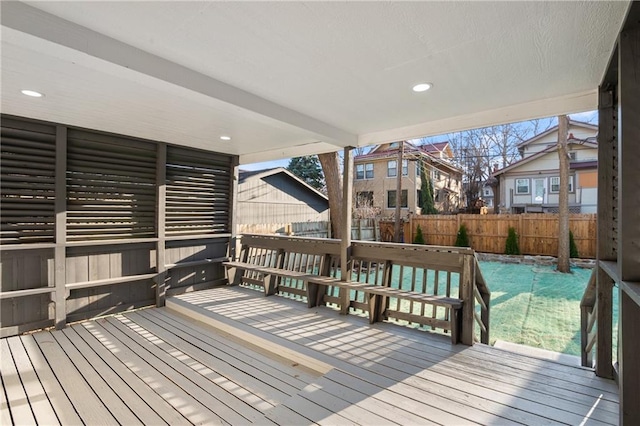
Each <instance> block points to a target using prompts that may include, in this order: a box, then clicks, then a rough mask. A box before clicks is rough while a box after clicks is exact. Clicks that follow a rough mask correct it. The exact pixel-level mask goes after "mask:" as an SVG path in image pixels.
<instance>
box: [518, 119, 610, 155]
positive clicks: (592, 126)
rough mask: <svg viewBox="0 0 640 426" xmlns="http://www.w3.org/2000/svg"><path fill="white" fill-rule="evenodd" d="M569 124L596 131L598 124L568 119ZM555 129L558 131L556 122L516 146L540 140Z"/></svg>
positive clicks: (523, 145) (520, 146)
mask: <svg viewBox="0 0 640 426" xmlns="http://www.w3.org/2000/svg"><path fill="white" fill-rule="evenodd" d="M571 126H574V127H582V128H585V129H589V130H595V131H596V132H597V131H598V126H597V125H595V124H591V123H585V122H584V121H577V120H571V119H569V126H568V127H569V128H571ZM557 131H558V125H557V124H556V125H555V126H553V127H551V128H550V129H548V130H545V131H544V132H542V133H538V134H537V135H534V136H532V137H531V138H529V139H527V140H525V141H522V142H520V143H519V144H518V148H522V147H525V146H527V145H529V144H531V143H533V142H535V141H537V140H540V139H542V138H543V137H545V136H548V135H550V134H551V133H553V132H557Z"/></svg>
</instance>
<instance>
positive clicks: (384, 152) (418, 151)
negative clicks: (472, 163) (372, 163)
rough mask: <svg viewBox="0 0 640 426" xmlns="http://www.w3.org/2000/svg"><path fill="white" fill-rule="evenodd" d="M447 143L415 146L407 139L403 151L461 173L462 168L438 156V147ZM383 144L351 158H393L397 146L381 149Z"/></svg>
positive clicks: (358, 159)
mask: <svg viewBox="0 0 640 426" xmlns="http://www.w3.org/2000/svg"><path fill="white" fill-rule="evenodd" d="M448 145H449V142H438V143H436V144H427V145H426V146H425V145H421V146H416V145H414V144H412V143H411V142H409V141H405V142H404V152H405V154H406V155H408V156H412V155H413V156H415V155H417V156H423V157H426V158H428V159H429V160H430V162H431V163H433V164H438V165H440V166H442V167H446V168H448V169H450V170H453V171H456V172H459V173H462V169H461V168H459V167H457V166H456V165H454V164H452V163H451V162H449V161H447V160H446V159H444V160H443V159H441V158H440V152H441V150H440V149H438V148H442V149H446V147H447V146H448ZM383 147H385V145H378V146H377V147H375V148H374V149H373V150H371V152H369V153H368V154H363V155H357V156H355V157H354V158H353V161H354V162H362V161H367V160H377V159H385V158H388V159H394V158H395V157H397V155H398V148H397V147H394V148H390V149H382V148H383Z"/></svg>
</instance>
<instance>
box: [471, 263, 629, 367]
mask: <svg viewBox="0 0 640 426" xmlns="http://www.w3.org/2000/svg"><path fill="white" fill-rule="evenodd" d="M480 268H481V270H482V274H483V276H484V278H485V280H486V281H487V284H488V285H489V289H491V343H493V342H495V341H496V340H505V341H508V342H513V343H520V344H523V345H527V346H532V347H537V348H542V349H547V350H550V351H555V352H562V353H566V354H571V355H580V299H581V298H582V295H583V293H584V290H585V288H586V286H587V283H588V281H589V277H590V275H591V270H590V269H581V268H572V273H571V274H563V273H560V272H556V270H555V266H538V265H519V264H504V263H500V262H480ZM613 317H614V318H613V323H614V332H613V335H614V336H616V335H617V319H618V303H617V292H616V291H614V312H613ZM614 340H615V339H614ZM614 359H615V352H614Z"/></svg>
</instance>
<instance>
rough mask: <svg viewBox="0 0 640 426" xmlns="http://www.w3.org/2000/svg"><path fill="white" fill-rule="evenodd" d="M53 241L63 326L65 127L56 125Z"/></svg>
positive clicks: (61, 325)
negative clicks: (54, 242)
mask: <svg viewBox="0 0 640 426" xmlns="http://www.w3.org/2000/svg"><path fill="white" fill-rule="evenodd" d="M55 187H56V189H55V194H56V200H55V214H56V219H55V221H56V222H55V241H56V247H55V252H54V268H55V272H54V283H55V286H56V291H55V293H52V296H53V297H54V300H53V301H54V303H55V318H54V321H55V326H56V328H57V329H61V328H64V327H65V325H66V324H67V289H66V283H67V272H66V262H67V128H66V126H62V125H59V126H57V127H56V177H55Z"/></svg>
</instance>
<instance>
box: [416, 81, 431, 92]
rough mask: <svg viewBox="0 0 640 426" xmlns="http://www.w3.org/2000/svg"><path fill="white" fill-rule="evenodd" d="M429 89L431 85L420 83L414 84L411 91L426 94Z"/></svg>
mask: <svg viewBox="0 0 640 426" xmlns="http://www.w3.org/2000/svg"><path fill="white" fill-rule="evenodd" d="M431 87H433V84H431V83H420V84H416V85H415V86H413V91H414V92H426V91H427V90H429V89H431Z"/></svg>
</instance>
